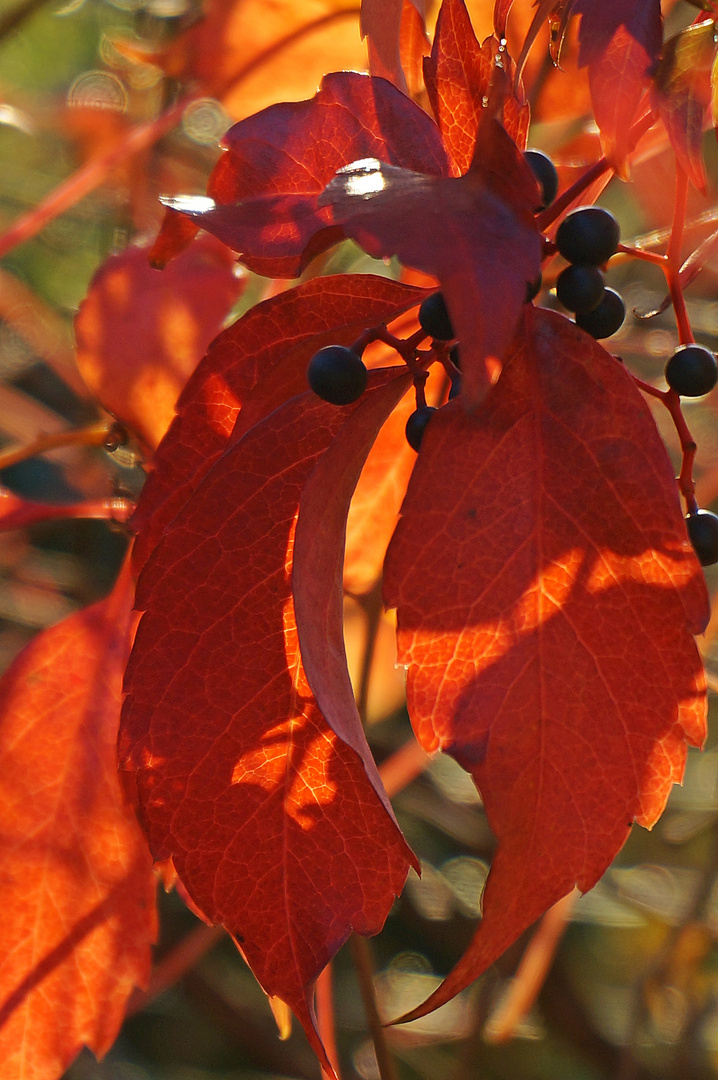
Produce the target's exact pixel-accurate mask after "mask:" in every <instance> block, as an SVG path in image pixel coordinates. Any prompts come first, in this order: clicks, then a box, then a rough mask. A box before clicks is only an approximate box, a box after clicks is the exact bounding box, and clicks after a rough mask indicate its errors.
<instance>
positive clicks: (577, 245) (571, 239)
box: [556, 206, 621, 266]
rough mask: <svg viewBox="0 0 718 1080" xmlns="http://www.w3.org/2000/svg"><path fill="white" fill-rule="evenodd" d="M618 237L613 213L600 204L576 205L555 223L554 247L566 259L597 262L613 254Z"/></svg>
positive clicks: (603, 260) (585, 262)
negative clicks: (575, 208)
mask: <svg viewBox="0 0 718 1080" xmlns="http://www.w3.org/2000/svg"><path fill="white" fill-rule="evenodd" d="M620 239H621V230H620V229H619V227H618V222H617V221H616V219H615V217H614V216H613V214H610V213H609V212H608V210H604V209H603V207H602V206H580V207H579V208H578V210H572V211H571V213H570V214H568V215H567V216H566V217H565V218H564V220H563V221H562V222H561V224H560V225H559V227H558V232H557V233H556V247H557V248H558V250H559V251H560V252H561V254H562V255H563V257H564V259H566V260H567V262H570V263H579V264H581V265H586V264H588V265H589V266H601V265H602V264H603V263H605V262H608V260H609V259H610V258H611V256H612V255H613V254H614V252H615V250H616V248H617V247H618V242H619V240H620Z"/></svg>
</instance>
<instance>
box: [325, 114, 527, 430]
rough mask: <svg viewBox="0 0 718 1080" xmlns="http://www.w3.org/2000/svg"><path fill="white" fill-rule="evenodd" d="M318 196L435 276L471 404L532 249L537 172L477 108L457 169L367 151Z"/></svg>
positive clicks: (348, 224)
mask: <svg viewBox="0 0 718 1080" xmlns="http://www.w3.org/2000/svg"><path fill="white" fill-rule="evenodd" d="M321 202H322V203H327V204H328V205H330V206H331V207H332V211H333V214H334V218H335V220H336V221H337V222H338V223H340V224H341V225H342V226H343V228H344V230H345V231H346V232H347V233H348V234H349V235H351V236H353V237H354V239H355V240H357V242H358V243H360V244H361V245H362V247H363V248H364V249H365V250H366V251H367V252H369V254H370V255H374V256H375V257H376V256H379V255H383V256H387V255H398V257H399V258H400V259H401V261H402V262H403V263H405V264H406V265H407V266H411V267H414V268H415V269H417V270H422V271H424V272H425V273H428V274H433V275H434V276H435V277H437V278H438V279H439V282H440V284H441V287H442V291H443V293H444V296H445V299H446V303H447V306H448V309H449V313H450V315H451V319H452V323H453V326H454V330H455V333H456V336H457V337H458V338H459V340H460V342H461V370H462V389H461V395H462V400H463V401H464V403H465V406H466V408H467V409H469V410H471V409H474V408H476V407H477V406H478V404H479V402H480V401H481V400H482V398H483V397H484V395H485V393H486V391H487V389H488V387H489V385H490V376H489V365H490V362H491V358H493V359H495V360H498V361H500V360H501V359H502V357H503V355H504V353H505V352H506V349H507V348H508V345H509V342H510V341H511V338H512V336H513V332H514V327H515V325H516V322H517V319H518V317H519V314H520V311H521V307H522V305H523V304H524V300H525V296H526V286H527V283H528V282H531V281H533V280H535V278H536V277H537V275H538V272H539V266H540V259H541V238H540V235H539V233H538V231H537V229H536V226H535V224H534V221H533V216H532V209H533V207H535V206H536V204H537V202H538V187H537V184H536V180H535V179H534V177H533V174H532V173H531V170H530V169H529V167H528V165H527V164H526V162H525V160H524V159H523V156H522V155H521V153H520V152H519V151H518V149H517V148H516V146H515V144H514V143H513V141H512V140H511V138H510V137H509V136H508V135H507V134H506V132H505V131H504V129H503V127H502V126H501V125H500V124H499V123H497V122H496V121H495V120H492V119H490V118H489V117H486V118H485V122H484V123H483V124H482V126H481V130H480V133H479V138H478V140H477V144H476V153H475V156H474V161H473V163H472V166H471V169H470V170H469V172H468V173H466V175H465V176H460V177H438V178H437V177H433V176H426V175H422V174H419V173H416V172H410V171H409V170H408V169H401V168H397V167H395V166H390V165H385V164H384V163H382V162H380V161H376V160H373V159H369V160H367V161H359V162H356V163H355V164H354V166H352V167H349V168H346V169H343V170H341V171H340V172H339V173H338V174H337V176H336V177H335V179H334V180H333V181H332V182H331V184H329V185H328V187H327V189H326V191H325V193H324V195H323V196H322V199H321Z"/></svg>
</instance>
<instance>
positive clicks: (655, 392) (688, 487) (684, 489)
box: [632, 375, 698, 514]
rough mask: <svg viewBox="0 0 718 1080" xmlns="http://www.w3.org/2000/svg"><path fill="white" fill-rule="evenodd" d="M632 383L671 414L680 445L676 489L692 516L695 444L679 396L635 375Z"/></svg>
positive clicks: (694, 493)
mask: <svg viewBox="0 0 718 1080" xmlns="http://www.w3.org/2000/svg"><path fill="white" fill-rule="evenodd" d="M632 378H633V381H634V383H635V384H636V386H637V387H638V388H639V390H642V391H643V392H644V394H650V395H651V397H654V398H658V399H659V401H661V402H662V403H663V405H665V407H666V408H667V409H668V412H669V413H670V414H671V419H672V420H673V423H674V426H675V429H676V432H677V434H678V439H679V442H680V444H681V453H682V460H681V471H680V473H679V475H678V489H679V491H680V493H681V495H682V496H683V498H684V499H685V502H686V509H687V511H688V513H689V514H694V513H695V512H696V510H697V509H698V502H697V500H696V486H695V483H694V482H693V463H694V461H695V458H696V450H697V446H696V442H695V439H694V438H693V436H692V435H691V433H690V430H689V428H688V424H687V423H686V418H685V416H684V415H683V410H682V409H681V399H680V395H679V394H677V393H676V391H675V390H670V389H669V390H659V389H658V387H657V386H652V385H651V383H647V382H644V381H643V379H639V378H638V376H637V375H633V376H632Z"/></svg>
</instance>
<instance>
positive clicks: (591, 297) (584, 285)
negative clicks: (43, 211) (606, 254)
mask: <svg viewBox="0 0 718 1080" xmlns="http://www.w3.org/2000/svg"><path fill="white" fill-rule="evenodd" d="M603 290H604V284H603V274H602V273H601V271H600V270H599V269H598V267H597V266H567V267H566V269H565V270H562V271H561V273H560V274H559V275H558V280H557V281H556V295H557V296H558V298H559V300H560V301H561V303H562V304H563V306H564V307H565V308H568V310H569V311H576V312H579V311H580V312H585V311H593V309H594V308H596V307H598V305H599V304H600V303H601V301H602V300H603Z"/></svg>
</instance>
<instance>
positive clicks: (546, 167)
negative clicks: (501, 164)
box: [524, 150, 558, 214]
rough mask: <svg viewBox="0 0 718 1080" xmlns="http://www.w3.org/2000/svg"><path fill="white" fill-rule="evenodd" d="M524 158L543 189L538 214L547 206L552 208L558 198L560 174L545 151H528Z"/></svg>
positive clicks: (536, 211) (536, 210) (537, 208)
mask: <svg viewBox="0 0 718 1080" xmlns="http://www.w3.org/2000/svg"><path fill="white" fill-rule="evenodd" d="M524 157H525V158H526V164H527V165H528V166H529V168H530V169H531V172H532V173H533V174H534V176H535V177H536V179H537V181H538V185H539V187H540V188H541V202H540V203H539V205H538V206H537V207H535V209H534V213H536V214H538V213H539V211H540V210H545V209H546V207H547V206H550V205H551V203H552V202H553V201H554V199H555V198H556V194H557V192H558V173H557V172H556V166H555V165H554V163H553V161H551V158H550V157H549V156H548V154H544V152H543V150H527V151H526V153H525V154H524Z"/></svg>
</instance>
